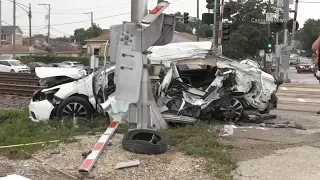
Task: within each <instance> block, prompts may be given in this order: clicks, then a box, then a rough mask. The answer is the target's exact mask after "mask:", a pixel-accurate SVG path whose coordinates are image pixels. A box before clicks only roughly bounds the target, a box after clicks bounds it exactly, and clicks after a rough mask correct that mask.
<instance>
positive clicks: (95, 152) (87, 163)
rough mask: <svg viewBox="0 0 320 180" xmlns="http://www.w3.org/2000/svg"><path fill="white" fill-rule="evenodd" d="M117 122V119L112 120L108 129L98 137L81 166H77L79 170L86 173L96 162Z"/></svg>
mask: <svg viewBox="0 0 320 180" xmlns="http://www.w3.org/2000/svg"><path fill="white" fill-rule="evenodd" d="M118 125H119V123H118V122H117V121H112V122H111V123H110V125H109V127H108V129H107V130H106V131H105V132H104V133H103V135H102V136H101V137H100V139H99V140H98V142H97V143H96V144H95V146H94V147H93V148H92V150H91V152H90V154H89V155H88V156H87V158H86V159H85V160H84V162H83V163H82V165H81V167H80V168H79V172H80V173H81V172H85V173H88V172H90V171H91V169H92V167H93V165H94V164H95V163H96V162H97V160H98V158H99V156H100V155H101V153H102V151H103V150H104V148H105V147H106V145H107V144H108V142H109V141H110V139H111V137H112V136H113V134H114V132H115V131H116V129H117V128H118Z"/></svg>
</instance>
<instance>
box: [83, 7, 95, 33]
mask: <svg viewBox="0 0 320 180" xmlns="http://www.w3.org/2000/svg"><path fill="white" fill-rule="evenodd" d="M83 14H86V15H89V14H90V19H91V31H92V32H91V33H92V35H93V12H86V13H83Z"/></svg>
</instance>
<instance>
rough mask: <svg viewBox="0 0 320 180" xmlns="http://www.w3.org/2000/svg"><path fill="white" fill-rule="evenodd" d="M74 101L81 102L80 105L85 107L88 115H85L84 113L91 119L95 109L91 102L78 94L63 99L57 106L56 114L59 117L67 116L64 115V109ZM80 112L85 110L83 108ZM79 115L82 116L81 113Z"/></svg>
mask: <svg viewBox="0 0 320 180" xmlns="http://www.w3.org/2000/svg"><path fill="white" fill-rule="evenodd" d="M72 103H78V104H80V105H82V106H83V108H84V109H85V111H86V115H85V116H84V115H83V117H85V118H86V119H91V118H92V115H93V109H92V106H91V104H90V103H89V102H88V101H87V100H86V99H84V98H82V97H78V96H71V97H69V98H67V99H65V100H63V101H62V102H61V103H60V104H59V106H58V108H57V112H56V116H57V117H58V118H63V117H65V116H64V115H63V110H64V108H65V107H67V106H68V105H69V104H72ZM79 112H80V113H81V112H83V111H82V110H81V111H79ZM79 116H80V115H79ZM77 117H78V116H77Z"/></svg>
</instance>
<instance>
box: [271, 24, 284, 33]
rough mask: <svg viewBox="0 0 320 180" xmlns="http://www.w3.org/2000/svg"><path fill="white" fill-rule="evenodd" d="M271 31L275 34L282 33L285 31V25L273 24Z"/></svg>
mask: <svg viewBox="0 0 320 180" xmlns="http://www.w3.org/2000/svg"><path fill="white" fill-rule="evenodd" d="M271 30H272V31H273V32H281V31H282V30H283V23H282V22H276V23H272V25H271Z"/></svg>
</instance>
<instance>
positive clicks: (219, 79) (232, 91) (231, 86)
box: [156, 58, 282, 123]
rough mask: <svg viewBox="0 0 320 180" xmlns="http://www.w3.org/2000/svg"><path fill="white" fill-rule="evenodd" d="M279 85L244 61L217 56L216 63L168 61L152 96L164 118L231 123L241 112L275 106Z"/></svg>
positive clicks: (264, 110) (261, 110)
mask: <svg viewBox="0 0 320 180" xmlns="http://www.w3.org/2000/svg"><path fill="white" fill-rule="evenodd" d="M191 65H193V66H191ZM183 66H189V67H190V68H184V69H182V68H181V67H183ZM280 84H282V82H279V81H276V80H275V79H274V78H273V77H272V76H271V75H269V74H267V73H265V72H263V71H261V70H260V69H259V68H257V67H256V66H253V65H252V64H248V63H246V61H244V62H241V63H239V62H235V61H232V60H230V59H227V58H221V59H220V60H219V61H218V62H217V66H212V63H211V62H210V61H208V60H193V61H186V62H183V61H179V62H176V63H173V64H171V67H170V68H169V71H168V72H167V73H166V75H165V77H164V78H163V81H162V84H161V85H160V87H159V89H160V91H158V96H156V97H159V98H158V99H157V104H158V105H159V107H161V108H160V109H161V110H162V113H163V114H165V115H166V117H168V114H171V115H173V114H175V115H178V116H187V117H193V118H196V119H206V120H212V119H218V120H224V121H226V122H228V123H235V122H237V121H238V120H240V119H241V118H242V117H243V114H244V113H246V114H248V115H250V113H251V112H252V111H255V113H254V115H257V114H260V115H261V114H264V113H268V112H269V111H270V109H273V108H276V106H277V97H276V95H275V93H276V92H277V89H278V86H279V85H280ZM200 89H202V90H200ZM171 118H173V116H171Z"/></svg>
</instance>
